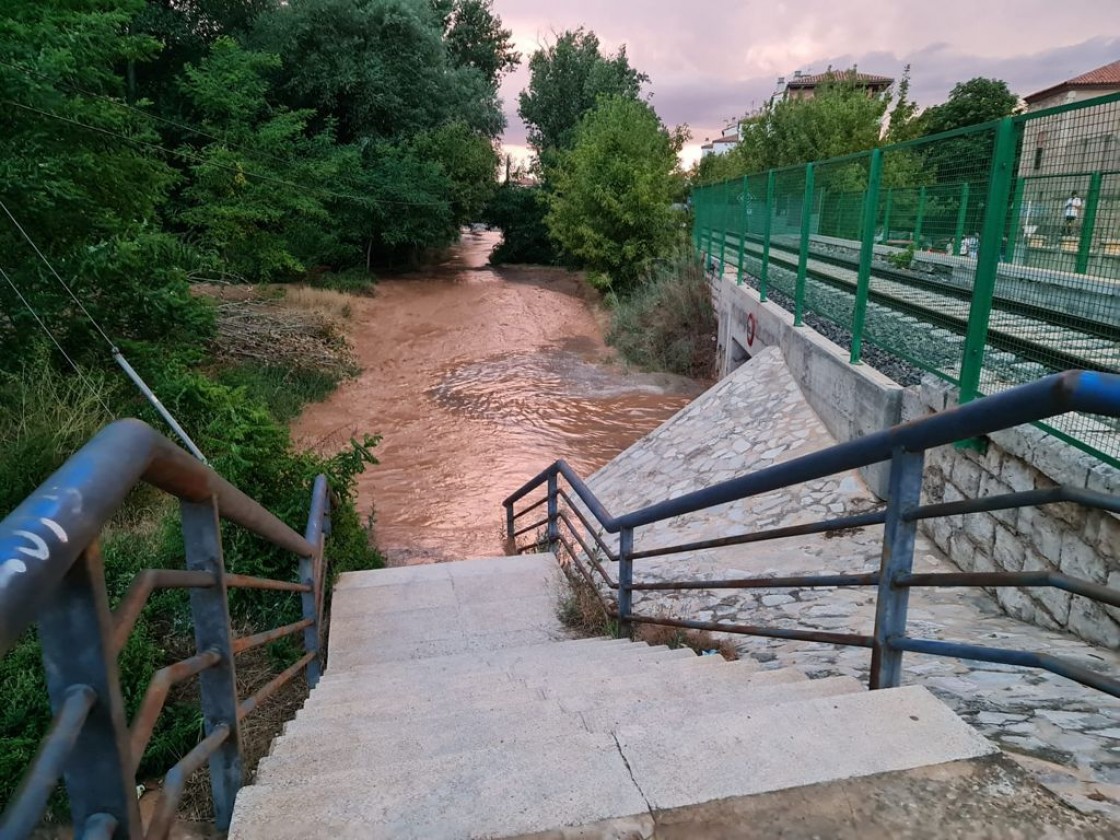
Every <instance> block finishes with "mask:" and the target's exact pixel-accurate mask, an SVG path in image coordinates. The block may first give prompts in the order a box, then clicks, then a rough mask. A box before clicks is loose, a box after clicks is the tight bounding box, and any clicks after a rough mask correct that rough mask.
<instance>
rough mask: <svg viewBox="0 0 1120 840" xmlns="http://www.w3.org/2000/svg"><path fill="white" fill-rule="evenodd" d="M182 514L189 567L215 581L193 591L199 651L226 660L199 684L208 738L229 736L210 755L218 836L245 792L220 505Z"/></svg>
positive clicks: (187, 507)
mask: <svg viewBox="0 0 1120 840" xmlns="http://www.w3.org/2000/svg"><path fill="white" fill-rule="evenodd" d="M180 511H181V514H182V520H183V544H184V547H185V549H186V566H187V568H188V569H189V570H191V571H202V572H209V573H210V574H211V575H213V576H214V585H213V586H212V587H209V588H208V589H192V590H191V595H190V599H191V618H192V620H193V623H194V639H195V645H196V647H197V648H198V650H200V651H204V650H214V651H217V652H218V653H219V654H220V655H221V657H222V658H221V661H220V662H219V663H218V664H217V665H215V666H214V667H212V668H208V669H207V670H205V671H203V672H202V673H201V674H199V675H198V685H199V691H200V694H201V695H202V719H203V724H204V727H205V728H204V732H205V734H206V737H209V736H210V735H211V734H212V733H213V732H214V730H215V729H217V728H218V727H219V726H228V727H229V737H228V738H227V739H226V740H225V742H224V743H223V744H222V745H221V746H220V747H219V748H218V749H217V751H216V752H215V753H214V754H213V755H211V756H210V787H211V792H212V794H213V797H214V822H215V823H216V824H217V826H218V830H219V831H228V830H229V824H230V821H231V820H232V819H233V802H234V800H235V799H236V798H237V792H238V790H240V789H241V783H242V780H243V776H242V770H241V728H240V726H239V725H238V723H237V678H236V676H235V669H234V665H233V641H232V638H231V635H232V634H231V631H230V623H229V601H228V599H227V597H226V586H225V582H224V575H225V561H224V560H223V558H222V536H221V529H220V527H219V523H218V505H217V502H216V501H215V500H214V499H213V498H210V499H207V500H206V501H204V502H198V503H195V502H182V503H181V504H180Z"/></svg>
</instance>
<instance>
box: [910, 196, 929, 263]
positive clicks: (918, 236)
mask: <svg viewBox="0 0 1120 840" xmlns="http://www.w3.org/2000/svg"><path fill="white" fill-rule="evenodd" d="M925 218H926V188H925V187H922V188H921V189H920V190H918V217H917V218H916V219H915V220H914V237H913V239H912V240H911V241H912V242H913V243H914V249H915V250H919V249H920V248H921V247H922V223H923V222H924V221H925Z"/></svg>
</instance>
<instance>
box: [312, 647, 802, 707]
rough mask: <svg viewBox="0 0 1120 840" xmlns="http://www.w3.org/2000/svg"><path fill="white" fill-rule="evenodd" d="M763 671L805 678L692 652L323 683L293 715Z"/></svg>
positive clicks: (691, 681)
mask: <svg viewBox="0 0 1120 840" xmlns="http://www.w3.org/2000/svg"><path fill="white" fill-rule="evenodd" d="M764 674H780V675H781V676H777V677H772V678H769V679H773V680H774V681H793V680H795V679H801V680H804V679H807V678H806V677H805V676H804V675H803V674H802V673H801V672H800V671H788V672H787V673H785V674H782V672H780V671H771V672H755V671H752V670H751V669H750V668H749V667H739V666H738V665H737V664H734V663H730V662H722V661H721V662H717V661H714V658H713V657H707V656H705V657H700V656H693V657H691V658H689V659H672V660H668V661H666V662H664V663H662V664H660V665H659V666H658V667H655V668H651V667H650V666H649V664H648V663H646V662H640V663H637V667H635V668H634V669H632V670H630V671H629V672H627V671H620V670H618V669H617V668H612V669H610V670H607V671H600V672H599V673H593V674H590V675H586V674H584V673H568V674H556V675H548V674H543V675H540V676H537V677H535V678H532V679H520V678H516V677H508V678H507V679H501V678H495V679H492V680H489V681H486V680H478V679H477V678H474V679H472V680H471V681H469V682H467V683H464V682H462V681H460V680H458V679H455V680H440V679H438V677H437V678H434V679H433V678H429V679H426V680H416V681H414V682H413V683H412V685H411V686H403V685H402V686H401V687H400V690H399V692H398V691H397V690H396V689H394V690H393V691H390V692H383V691H378V689H379V688H380V686H379V685H378V684H377V682H376V681H374V680H371V681H370V684H369V685H365V684H360V685H350V686H346V688H345V689H331V688H324V689H323V690H322V693H320V691H321V690H320V689H318V688H317V689H316V690H315V691H314V692H312V694H311V697H310V698H309V699H308V700H307V702H306V703H304V706H303V711H302V712H300V713H299V714H298V715H297V717H300V716H304V717H305V716H306V715H307V714H314V713H318V710H319V709H322V710H324V714H327V715H335V716H338V715H345V714H354V715H361V714H363V713H366V712H367V711H368V710H370V709H377V708H379V707H381V706H384V707H386V708H392V707H393V706H395V705H397V704H399V701H400V698H401V697H402V696H404V697H408V705H409V707H410V708H412V709H431V708H439V707H444V706H446V705H447V703H448V701H449V698H454V700H453V701H454V702H455V703H462V702H466V701H472V702H473V701H475V700H486V699H488V698H492V697H497V696H502V697H510V696H520V697H525V698H548V697H572V696H586V697H591V698H594V697H607V696H609V695H616V694H623V695H644V694H648V693H655V694H659V695H662V696H679V695H681V694H689V693H693V692H695V691H696V687H697V685H698V684H701V683H702V684H703V685H704V686H709V687H714V686H717V685H731V684H735V685H747V684H748V682H752V684H753V677H755V676H759V677H761V678H762V679H763V680H766V679H768V677H767V676H764Z"/></svg>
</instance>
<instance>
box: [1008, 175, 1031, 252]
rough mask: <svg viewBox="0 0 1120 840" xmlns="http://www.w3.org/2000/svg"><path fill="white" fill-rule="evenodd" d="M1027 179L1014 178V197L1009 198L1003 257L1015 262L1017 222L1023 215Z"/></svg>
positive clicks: (1017, 236)
mask: <svg viewBox="0 0 1120 840" xmlns="http://www.w3.org/2000/svg"><path fill="white" fill-rule="evenodd" d="M1026 188H1027V179H1026V178H1016V179H1015V198H1013V199H1012V200H1011V221H1010V222H1009V223H1008V226H1007V250H1006V252H1005V253H1004V255H1003V258H1004V259H1005V260H1006V261H1007V262H1011V263H1013V262H1015V248H1016V247H1018V244H1019V223H1020V220H1021V219H1022V215H1023V194H1024V192H1026Z"/></svg>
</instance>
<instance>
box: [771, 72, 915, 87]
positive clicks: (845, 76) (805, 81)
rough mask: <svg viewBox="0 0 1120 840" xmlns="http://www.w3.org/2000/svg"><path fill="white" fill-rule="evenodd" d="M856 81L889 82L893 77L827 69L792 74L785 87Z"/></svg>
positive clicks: (867, 82) (870, 82)
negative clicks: (808, 73) (800, 74)
mask: <svg viewBox="0 0 1120 840" xmlns="http://www.w3.org/2000/svg"><path fill="white" fill-rule="evenodd" d="M836 81H846V82H857V83H859V84H863V85H875V84H887V85H889V84H891V83H892V82H893V81H894V79H892V78H891V77H890V76H876V75H874V74H873V73H856V72H853V71H852V70H828V71H826V72H824V73H815V74H813V75H812V76H794V77H793V78H792V79H790V80H789V83H788V84H787V85H786V87H791V88H798V87H816V86H817V85H820V84H824V83H826V82H836Z"/></svg>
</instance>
